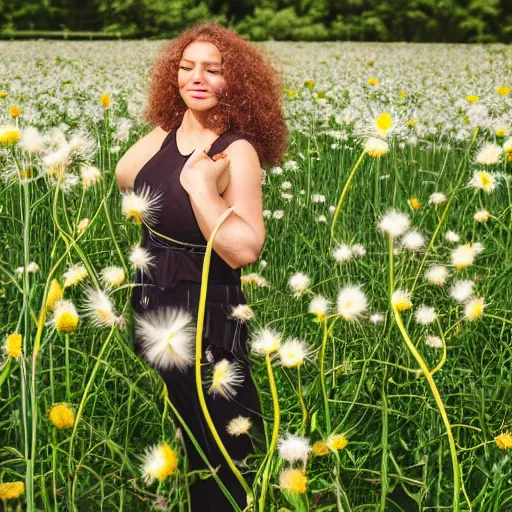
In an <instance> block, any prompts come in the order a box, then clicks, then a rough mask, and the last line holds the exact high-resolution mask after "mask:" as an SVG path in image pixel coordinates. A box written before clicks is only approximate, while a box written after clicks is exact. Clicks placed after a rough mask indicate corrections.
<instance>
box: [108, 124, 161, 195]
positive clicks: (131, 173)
mask: <svg viewBox="0 0 512 512" xmlns="http://www.w3.org/2000/svg"><path fill="white" fill-rule="evenodd" d="M167 133H168V132H166V131H165V130H162V128H160V126H157V127H156V128H155V129H154V130H152V131H150V132H149V133H148V134H147V135H145V136H144V137H142V138H141V139H140V140H138V141H137V142H136V143H135V144H134V145H133V146H131V147H130V148H129V149H128V151H126V153H125V154H124V155H123V156H122V157H121V158H120V160H119V162H117V165H116V180H117V185H118V187H119V190H120V191H121V192H124V191H125V190H126V189H128V188H133V184H134V181H135V178H136V176H137V174H138V172H139V171H140V170H141V168H142V167H143V166H144V164H146V162H148V160H150V158H151V157H152V156H153V155H154V154H155V153H156V152H157V151H158V150H159V149H160V147H161V145H162V143H163V141H164V139H165V137H166V135H167Z"/></svg>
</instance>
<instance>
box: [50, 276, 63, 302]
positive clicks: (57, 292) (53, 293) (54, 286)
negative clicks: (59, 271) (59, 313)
mask: <svg viewBox="0 0 512 512" xmlns="http://www.w3.org/2000/svg"><path fill="white" fill-rule="evenodd" d="M62 291H63V290H62V286H61V285H60V284H59V281H57V279H52V282H51V284H50V290H49V291H48V297H47V299H46V309H53V306H55V303H56V302H57V301H58V300H60V299H61V297H62Z"/></svg>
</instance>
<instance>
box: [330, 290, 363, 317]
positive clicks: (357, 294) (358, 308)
mask: <svg viewBox="0 0 512 512" xmlns="http://www.w3.org/2000/svg"><path fill="white" fill-rule="evenodd" d="M367 306H368V300H367V298H366V295H365V293H364V292H363V291H362V290H361V285H348V286H345V287H344V288H342V289H341V290H340V293H339V294H338V300H337V309H338V314H339V315H341V316H342V317H343V318H344V319H345V320H348V321H351V320H355V319H356V318H358V317H360V316H361V315H362V314H363V312H364V311H365V310H366V308H367Z"/></svg>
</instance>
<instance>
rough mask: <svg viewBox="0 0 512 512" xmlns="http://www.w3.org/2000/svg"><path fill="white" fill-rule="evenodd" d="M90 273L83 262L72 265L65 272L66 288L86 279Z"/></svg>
mask: <svg viewBox="0 0 512 512" xmlns="http://www.w3.org/2000/svg"><path fill="white" fill-rule="evenodd" d="M88 275H89V274H88V273H87V270H86V268H85V266H84V265H82V264H81V263H76V264H75V265H71V267H69V269H68V270H67V271H66V272H64V274H63V277H64V288H66V286H73V285H75V284H76V283H79V282H80V281H82V280H84V279H85V278H86V277H87V276H88Z"/></svg>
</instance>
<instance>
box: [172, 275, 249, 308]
mask: <svg viewBox="0 0 512 512" xmlns="http://www.w3.org/2000/svg"><path fill="white" fill-rule="evenodd" d="M177 287H179V288H181V289H182V290H184V291H185V293H186V294H187V300H188V301H189V302H190V303H192V304H197V303H199V297H200V295H201V284H200V283H190V282H187V281H184V282H183V281H182V282H181V283H179V284H178V286H177ZM206 302H219V303H222V304H232V305H235V306H236V305H238V304H246V303H247V300H246V297H245V295H244V293H243V292H242V288H241V286H240V285H236V284H209V285H208V289H207V290H206Z"/></svg>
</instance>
